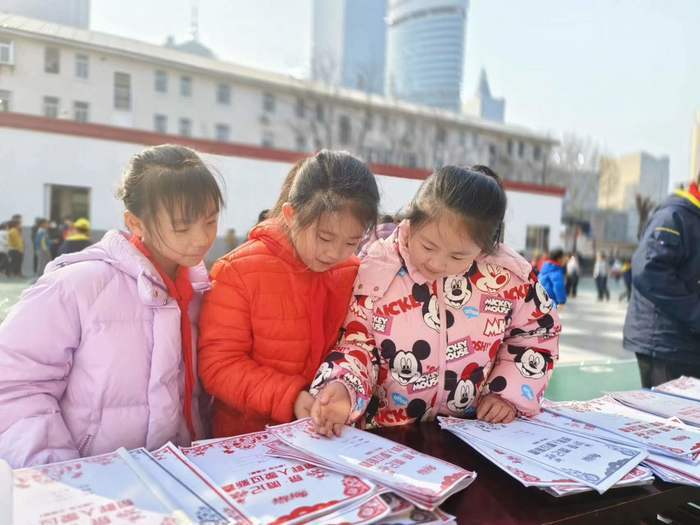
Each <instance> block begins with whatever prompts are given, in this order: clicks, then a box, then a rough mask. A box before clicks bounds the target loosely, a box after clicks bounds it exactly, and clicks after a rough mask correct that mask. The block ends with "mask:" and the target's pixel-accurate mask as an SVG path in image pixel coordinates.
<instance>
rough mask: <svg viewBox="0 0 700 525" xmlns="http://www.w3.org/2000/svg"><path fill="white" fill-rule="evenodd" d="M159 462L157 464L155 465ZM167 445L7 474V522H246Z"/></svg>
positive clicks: (25, 524)
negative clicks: (9, 505) (10, 507)
mask: <svg viewBox="0 0 700 525" xmlns="http://www.w3.org/2000/svg"><path fill="white" fill-rule="evenodd" d="M158 458H159V459H158ZM192 467H193V466H192V465H190V464H188V462H187V460H186V459H185V458H184V456H182V454H180V453H179V452H178V451H177V449H176V448H175V447H174V446H173V445H171V444H167V445H166V446H164V447H163V448H161V449H160V450H158V451H156V452H154V453H149V452H148V451H146V450H145V449H136V450H132V451H126V450H125V449H119V450H118V451H116V452H112V453H109V454H103V455H101V456H94V457H90V458H83V459H77V460H72V461H65V462H61V463H54V464H51V465H45V466H40V467H33V468H24V469H17V470H15V471H14V472H13V520H14V521H13V523H18V524H19V523H21V524H23V525H32V524H37V525H39V524H41V525H46V524H50V523H55V524H62V523H71V524H76V525H77V524H83V523H84V524H93V523H109V524H124V525H126V524H130V525H133V523H144V524H162V525H173V524H178V525H179V524H189V523H193V524H207V525H219V524H221V525H223V524H226V523H234V524H248V523H250V521H249V520H248V519H247V518H246V517H245V515H244V514H243V513H242V512H241V511H240V510H239V509H238V507H236V506H235V504H233V502H231V500H230V499H229V498H228V497H227V496H226V495H225V494H224V493H223V492H222V491H220V490H218V489H217V488H216V486H215V485H214V484H213V483H212V481H211V480H210V479H208V478H207V477H206V476H205V475H204V474H202V473H201V472H200V471H199V470H198V469H196V468H192Z"/></svg>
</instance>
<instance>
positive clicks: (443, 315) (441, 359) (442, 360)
mask: <svg viewBox="0 0 700 525" xmlns="http://www.w3.org/2000/svg"><path fill="white" fill-rule="evenodd" d="M443 282H444V281H443V279H438V280H437V281H436V286H435V287H436V288H437V291H436V292H437V293H436V295H437V299H438V311H439V312H440V353H439V355H438V363H437V372H438V391H437V395H436V397H435V406H434V407H432V408H431V412H433V413H434V415H435V417H436V418H437V415H438V413H439V412H440V408H441V407H442V398H443V397H444V395H445V372H444V370H443V365H447V308H446V307H445V300H444V296H443V293H442V289H443Z"/></svg>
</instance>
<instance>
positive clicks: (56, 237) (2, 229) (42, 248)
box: [0, 214, 92, 278]
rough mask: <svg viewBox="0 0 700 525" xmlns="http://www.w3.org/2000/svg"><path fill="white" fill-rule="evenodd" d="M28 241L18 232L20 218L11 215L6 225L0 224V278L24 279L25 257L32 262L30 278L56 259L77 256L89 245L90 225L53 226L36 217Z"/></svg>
mask: <svg viewBox="0 0 700 525" xmlns="http://www.w3.org/2000/svg"><path fill="white" fill-rule="evenodd" d="M29 241H30V242H29V243H26V242H25V239H24V234H23V232H22V215H20V214H15V215H13V216H12V218H11V219H10V220H9V221H6V222H2V223H0V275H5V276H7V277H8V278H24V277H25V276H24V275H23V274H22V268H23V266H24V259H25V256H27V255H29V256H31V257H32V258H33V261H32V263H33V264H32V271H33V274H34V275H35V276H41V275H42V274H43V273H44V269H45V268H46V265H47V264H48V263H49V262H51V261H52V260H54V259H55V258H56V257H58V256H59V255H63V254H65V253H73V252H78V251H80V250H82V249H83V248H86V247H88V246H90V245H91V244H92V241H91V239H90V221H89V220H87V219H85V218H79V219H77V220H75V221H73V220H72V219H70V218H65V219H64V220H63V221H62V222H61V223H60V224H57V223H56V222H55V221H49V220H48V219H45V218H43V217H37V218H36V219H35V220H34V225H33V226H32V227H31V230H30V235H29Z"/></svg>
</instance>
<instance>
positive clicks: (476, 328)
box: [311, 166, 561, 435]
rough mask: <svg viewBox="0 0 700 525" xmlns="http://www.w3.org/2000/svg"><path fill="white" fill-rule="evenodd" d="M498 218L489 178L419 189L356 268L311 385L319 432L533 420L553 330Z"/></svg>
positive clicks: (456, 172) (449, 171)
mask: <svg viewBox="0 0 700 525" xmlns="http://www.w3.org/2000/svg"><path fill="white" fill-rule="evenodd" d="M505 210H506V194H505V191H504V190H503V187H502V185H501V182H500V179H499V178H498V176H497V175H496V174H495V173H493V171H491V170H490V169H489V168H487V167H485V166H475V167H473V168H471V169H461V168H457V167H454V166H445V167H443V168H441V169H439V170H437V171H436V172H435V173H434V174H433V175H431V176H430V177H429V178H428V179H427V180H426V181H425V182H424V184H423V185H422V186H421V189H420V190H419V192H418V194H417V195H416V197H415V198H414V200H413V202H412V203H411V205H410V207H409V209H408V213H407V218H406V219H405V220H404V221H403V222H402V223H401V224H400V225H399V226H398V228H397V229H396V231H395V232H394V233H393V234H392V236H391V237H389V238H388V239H386V240H379V241H376V242H375V243H374V244H373V245H372V246H371V247H370V248H369V250H368V253H367V255H366V257H365V258H364V259H363V260H362V264H361V265H360V269H359V271H358V274H357V279H356V280H355V290H354V294H355V301H354V302H353V303H352V305H351V306H350V311H349V312H348V315H347V317H346V321H345V325H344V335H343V337H342V339H341V340H340V342H339V343H338V344H337V345H336V347H335V349H334V350H333V351H332V352H331V353H330V354H329V355H328V356H327V358H326V361H325V362H324V363H323V364H322V365H321V367H320V368H319V370H318V372H317V374H316V378H315V380H314V382H313V384H312V385H311V393H312V394H313V395H314V396H316V401H315V402H314V404H313V406H312V409H311V416H312V418H313V419H314V422H315V424H316V428H317V430H318V431H319V432H321V433H323V434H326V435H330V434H332V433H336V434H337V433H339V432H340V431H341V428H342V425H343V424H344V423H357V424H359V425H360V426H362V427H365V428H367V427H374V426H392V425H403V424H407V423H412V422H414V421H424V420H431V419H434V418H435V417H436V416H437V415H440V414H442V415H451V416H457V417H470V416H476V417H477V418H479V419H481V420H484V421H488V422H492V423H508V422H510V421H512V420H513V418H515V417H516V416H517V415H519V414H522V415H525V416H531V415H534V414H536V413H537V412H538V411H539V410H540V401H541V399H542V396H543V395H544V391H545V389H546V387H547V383H548V381H549V378H550V376H551V374H552V370H553V367H554V364H555V362H556V361H557V358H558V334H559V331H560V330H561V326H560V324H559V318H558V316H557V313H556V310H554V309H553V304H552V301H551V299H550V298H549V297H548V296H547V293H546V292H545V291H544V288H542V286H541V285H540V284H539V283H538V282H537V278H536V277H535V276H534V273H532V268H531V267H530V265H529V264H528V263H527V262H526V261H525V260H524V259H523V258H522V257H521V256H520V255H518V254H517V253H516V252H515V251H513V250H512V249H510V248H508V247H507V246H505V245H504V244H502V243H501V234H502V224H503V217H504V214H505Z"/></svg>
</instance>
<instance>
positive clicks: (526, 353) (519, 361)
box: [508, 346, 554, 379]
mask: <svg viewBox="0 0 700 525" xmlns="http://www.w3.org/2000/svg"><path fill="white" fill-rule="evenodd" d="M508 353H510V354H512V355H514V356H515V366H516V368H517V369H518V370H519V371H520V375H522V376H523V377H526V378H528V379H540V378H541V377H544V375H545V373H546V372H547V371H548V370H551V369H552V368H553V367H554V360H553V359H552V357H551V355H549V353H547V352H544V351H539V350H535V349H534V348H524V347H521V346H509V347H508Z"/></svg>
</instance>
